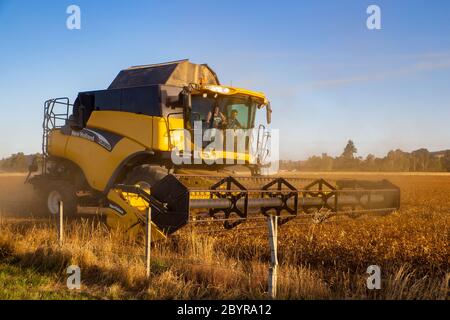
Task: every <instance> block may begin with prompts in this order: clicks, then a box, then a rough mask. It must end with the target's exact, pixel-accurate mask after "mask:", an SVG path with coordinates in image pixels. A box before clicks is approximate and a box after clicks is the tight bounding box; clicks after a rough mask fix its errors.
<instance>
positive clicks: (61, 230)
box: [58, 201, 64, 246]
mask: <svg viewBox="0 0 450 320" xmlns="http://www.w3.org/2000/svg"><path fill="white" fill-rule="evenodd" d="M58 239H59V245H60V246H62V244H63V242H64V204H63V202H62V201H60V202H59V227H58Z"/></svg>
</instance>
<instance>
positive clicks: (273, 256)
mask: <svg viewBox="0 0 450 320" xmlns="http://www.w3.org/2000/svg"><path fill="white" fill-rule="evenodd" d="M267 226H268V228H269V245H270V267H269V297H270V298H271V299H275V298H276V296H277V273H278V217H277V216H271V215H270V216H268V217H267Z"/></svg>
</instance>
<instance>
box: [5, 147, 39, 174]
mask: <svg viewBox="0 0 450 320" xmlns="http://www.w3.org/2000/svg"><path fill="white" fill-rule="evenodd" d="M34 156H35V155H25V154H24V153H23V152H19V153H16V154H13V155H11V156H9V157H7V158H3V159H1V160H0V171H6V172H27V171H28V167H29V165H30V164H31V162H32V158H33V157H34Z"/></svg>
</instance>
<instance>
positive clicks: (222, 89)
mask: <svg viewBox="0 0 450 320" xmlns="http://www.w3.org/2000/svg"><path fill="white" fill-rule="evenodd" d="M205 89H206V90H209V91H212V92H217V93H221V94H229V93H230V92H231V90H230V89H229V88H225V87H221V86H205Z"/></svg>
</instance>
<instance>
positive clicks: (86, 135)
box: [72, 129, 112, 151]
mask: <svg viewBox="0 0 450 320" xmlns="http://www.w3.org/2000/svg"><path fill="white" fill-rule="evenodd" d="M72 136H74V137H79V138H82V139H86V140H89V141H92V142H95V143H97V144H98V145H100V146H102V147H103V148H105V149H106V150H108V151H111V150H112V147H111V144H110V143H109V142H108V140H107V139H106V138H105V137H104V136H102V135H101V134H100V133H98V132H95V131H92V130H90V129H83V130H80V131H74V130H72Z"/></svg>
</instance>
